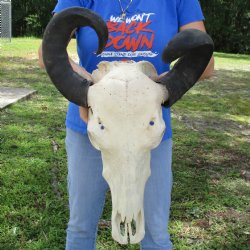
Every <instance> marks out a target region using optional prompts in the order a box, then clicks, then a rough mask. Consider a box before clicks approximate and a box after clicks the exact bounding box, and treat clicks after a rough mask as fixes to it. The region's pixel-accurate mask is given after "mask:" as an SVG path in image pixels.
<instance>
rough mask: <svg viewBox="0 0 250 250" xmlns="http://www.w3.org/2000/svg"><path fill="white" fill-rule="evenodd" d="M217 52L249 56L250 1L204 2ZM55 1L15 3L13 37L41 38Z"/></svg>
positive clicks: (223, 0)
mask: <svg viewBox="0 0 250 250" xmlns="http://www.w3.org/2000/svg"><path fill="white" fill-rule="evenodd" d="M200 2H201V5H202V9H203V12H204V15H205V17H206V27H207V30H208V32H209V34H210V35H211V36H212V37H213V39H214V41H215V50H216V51H221V52H230V53H245V54H249V53H250V42H249V41H250V1H246V0H238V1H230V0H210V1H206V0H201V1H200ZM56 3H57V1H56V0H26V1H17V0H14V1H13V35H14V36H41V35H42V34H43V31H44V29H45V27H46V25H47V23H48V21H49V20H50V18H51V11H52V10H53V8H54V6H55V5H56Z"/></svg>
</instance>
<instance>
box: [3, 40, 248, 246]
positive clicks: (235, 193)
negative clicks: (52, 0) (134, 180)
mask: <svg viewBox="0 0 250 250" xmlns="http://www.w3.org/2000/svg"><path fill="white" fill-rule="evenodd" d="M40 42H41V40H39V39H35V38H18V39H13V41H12V43H11V44H8V43H5V44H2V45H0V86H13V87H27V88H32V89H35V90H37V94H36V95H35V96H33V97H32V98H31V99H30V100H27V101H23V102H19V103H17V104H15V105H13V106H11V107H10V108H7V109H5V110H3V111H1V124H0V125H1V130H0V150H1V155H0V250H19V249H25V250H35V249H39V250H45V249H47V250H59V249H60V250H62V249H64V244H65V228H66V224H67V217H68V209H67V208H68V206H67V190H66V172H67V169H66V158H65V148H64V136H65V128H64V117H65V112H66V109H67V102H66V101H65V100H64V99H63V98H62V97H61V96H60V94H59V93H58V92H57V91H56V90H55V88H54V87H53V86H52V84H50V82H49V79H48V77H47V75H46V73H45V72H44V71H43V70H41V69H39V67H38V64H37V49H38V46H39V44H40ZM74 48H75V43H74V41H73V42H71V44H70V48H69V50H70V53H71V55H72V56H73V57H76V56H75V55H76V54H75V49H74ZM215 60H216V75H215V77H214V78H213V79H211V80H209V81H204V82H202V83H199V84H197V85H196V86H195V87H194V88H193V89H192V91H190V92H189V93H188V94H187V95H186V96H185V97H184V98H183V99H182V101H180V102H178V104H176V105H175V106H174V108H173V112H172V115H173V122H172V123H173V131H174V156H173V174H174V186H173V193H172V209H171V221H170V225H169V230H170V233H171V237H172V241H173V244H174V249H180V250H183V249H201V250H204V249H225V250H230V249H232V250H235V249H240V250H245V249H250V224H249V221H250V206H249V205H250V182H249V181H246V180H245V178H244V171H250V166H249V163H250V148H249V140H250V56H247V55H232V54H223V53H215ZM110 212H111V203H110V195H109V194H108V195H107V203H106V206H105V210H104V214H103V219H105V220H109V219H110V214H111V213H110ZM110 235H111V229H110V228H109V227H107V228H101V229H100V230H99V233H98V242H97V249H99V250H104V249H105V250H108V249H112V250H115V249H117V250H118V249H134V250H138V249H139V246H126V247H121V246H119V245H118V244H116V243H115V242H114V241H113V240H112V238H111V236H110Z"/></svg>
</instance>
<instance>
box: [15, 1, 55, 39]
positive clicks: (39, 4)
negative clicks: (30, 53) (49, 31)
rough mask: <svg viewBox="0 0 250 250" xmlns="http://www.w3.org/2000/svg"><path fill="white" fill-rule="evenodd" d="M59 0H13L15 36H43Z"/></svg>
mask: <svg viewBox="0 0 250 250" xmlns="http://www.w3.org/2000/svg"><path fill="white" fill-rule="evenodd" d="M56 3H57V0H26V1H20V0H12V18H13V23H12V26H13V35H14V36H41V35H42V34H43V31H44V28H45V27H46V25H47V23H48V22H49V20H50V18H51V11H52V10H53V8H54V6H55V5H56Z"/></svg>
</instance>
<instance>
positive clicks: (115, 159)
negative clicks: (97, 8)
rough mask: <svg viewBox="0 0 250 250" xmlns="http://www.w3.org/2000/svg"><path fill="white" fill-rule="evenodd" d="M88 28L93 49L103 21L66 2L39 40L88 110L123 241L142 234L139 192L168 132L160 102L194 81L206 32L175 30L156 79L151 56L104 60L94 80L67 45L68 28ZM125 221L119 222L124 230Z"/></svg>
mask: <svg viewBox="0 0 250 250" xmlns="http://www.w3.org/2000/svg"><path fill="white" fill-rule="evenodd" d="M81 26H90V27H92V28H93V29H94V30H95V31H96V33H97V35H98V38H99V48H98V51H97V53H101V52H102V51H103V49H104V48H105V45H106V43H107V40H108V30H107V27H106V24H105V23H104V21H103V20H102V19H101V18H100V17H99V16H98V15H96V14H95V13H94V12H92V11H90V10H87V9H83V8H70V9H67V10H65V11H62V12H61V13H59V14H58V15H56V16H55V17H54V18H53V19H52V20H51V22H50V23H49V25H48V26H47V28H46V31H45V34H44V39H43V58H44V64H45V67H46V70H47V73H48V74H49V76H50V78H51V80H52V82H53V83H54V84H55V86H56V87H57V88H58V90H59V91H60V92H61V93H62V94H63V95H64V96H65V97H66V98H67V99H68V100H70V101H72V102H74V103H76V104H78V105H80V106H84V107H88V108H89V122H88V135H89V139H90V141H91V142H92V144H93V146H94V147H95V148H97V149H98V150H101V154H102V161H103V176H104V178H105V179H106V180H107V182H108V184H109V186H110V189H111V194H112V236H113V238H114V239H115V240H116V241H118V242H119V243H121V244H127V243H128V236H129V240H130V243H138V242H139V241H141V240H142V239H143V237H144V211H143V197H144V187H145V183H146V181H147V179H148V177H149V176H150V151H151V149H153V148H155V147H157V146H158V145H159V143H160V141H161V139H162V136H163V134H164V131H165V124H164V121H163V119H162V108H161V105H162V104H163V105H166V106H171V105H172V104H173V103H174V102H176V101H177V100H178V99H179V98H180V97H181V96H182V95H183V94H184V93H185V92H186V91H187V90H188V89H189V88H190V87H192V86H193V85H194V83H195V82H196V81H197V80H198V78H199V77H200V75H201V74H202V72H203V71H204V69H205V67H206V66H207V64H208V62H209V59H210V57H211V55H212V42H211V39H210V38H209V37H208V36H207V35H206V34H205V33H203V32H200V31H196V30H189V31H185V32H181V33H180V34H178V35H177V36H176V37H175V38H174V39H173V40H172V41H171V42H170V43H169V45H168V47H166V49H165V50H164V51H163V59H164V61H165V62H168V63H170V62H171V61H173V60H175V59H178V58H180V59H179V60H178V62H177V63H176V64H175V66H174V67H173V69H172V70H171V71H170V72H169V73H168V74H167V75H166V76H164V77H162V78H161V79H160V80H159V81H158V82H159V83H160V84H159V83H156V82H154V81H153V80H152V79H154V78H156V76H157V72H156V70H155V68H154V66H153V65H152V64H150V63H148V62H144V61H142V62H139V63H135V62H132V61H129V62H117V61H114V62H101V63H100V64H99V65H98V69H97V70H95V71H94V72H93V73H92V81H89V80H88V79H87V77H82V76H80V75H78V74H77V73H76V72H74V71H73V69H72V67H71V65H70V63H69V60H68V54H67V51H66V48H67V44H68V41H69V38H70V35H71V33H72V31H73V30H74V29H75V28H76V27H81ZM122 227H123V228H122Z"/></svg>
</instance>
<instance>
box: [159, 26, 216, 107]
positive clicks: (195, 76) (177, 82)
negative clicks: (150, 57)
mask: <svg viewBox="0 0 250 250" xmlns="http://www.w3.org/2000/svg"><path fill="white" fill-rule="evenodd" d="M213 48H214V44H213V40H212V39H211V37H210V36H209V35H208V34H207V33H205V32H202V31H200V30H196V29H188V30H184V31H182V32H180V33H178V34H177V35H176V36H175V37H174V38H173V39H172V40H171V41H170V42H169V44H168V45H167V47H166V48H165V49H164V51H163V54H162V59H163V61H164V62H165V63H171V62H173V61H174V60H176V59H178V58H179V60H178V61H177V62H176V63H175V65H174V67H173V68H172V69H171V70H170V71H169V72H168V73H167V74H166V75H165V76H163V77H162V78H161V79H159V80H158V81H157V82H158V83H160V84H163V85H165V86H166V88H167V90H168V92H169V99H168V100H167V101H166V102H165V103H164V106H167V107H171V106H172V105H173V104H174V103H175V102H176V101H178V100H179V99H180V98H181V97H182V96H183V95H184V94H185V93H186V92H187V91H188V90H189V89H190V88H191V87H192V86H193V85H194V84H195V83H196V82H197V81H198V80H199V78H200V76H201V75H202V73H203V72H204V70H205V69H206V67H207V65H208V63H209V61H210V59H211V57H212V54H213Z"/></svg>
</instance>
